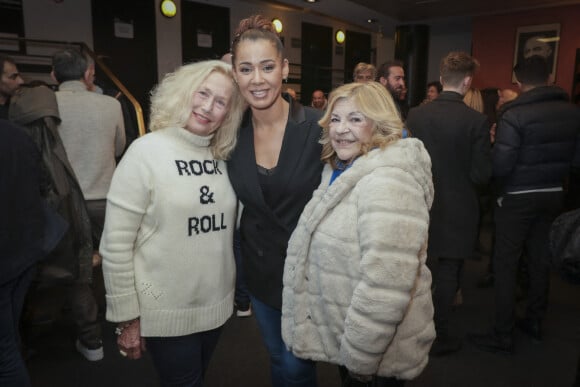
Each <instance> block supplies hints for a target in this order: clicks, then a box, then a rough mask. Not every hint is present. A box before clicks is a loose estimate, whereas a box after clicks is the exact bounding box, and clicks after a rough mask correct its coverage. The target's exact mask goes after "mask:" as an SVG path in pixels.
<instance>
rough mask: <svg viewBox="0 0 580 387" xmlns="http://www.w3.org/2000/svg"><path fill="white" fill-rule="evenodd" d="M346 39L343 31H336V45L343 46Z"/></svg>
mask: <svg viewBox="0 0 580 387" xmlns="http://www.w3.org/2000/svg"><path fill="white" fill-rule="evenodd" d="M345 38H346V36H345V35H344V31H343V30H338V31H336V34H335V35H334V39H335V40H336V43H338V44H343V43H344V39H345Z"/></svg>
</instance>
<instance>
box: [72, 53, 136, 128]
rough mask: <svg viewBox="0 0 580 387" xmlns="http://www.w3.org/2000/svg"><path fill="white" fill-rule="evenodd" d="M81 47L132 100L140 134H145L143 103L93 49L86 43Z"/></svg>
mask: <svg viewBox="0 0 580 387" xmlns="http://www.w3.org/2000/svg"><path fill="white" fill-rule="evenodd" d="M81 47H82V49H83V51H84V52H86V53H87V54H88V55H89V56H90V57H91V58H92V59H93V60H94V61H95V63H96V64H97V66H98V67H99V69H101V70H102V71H103V72H104V73H105V75H106V76H107V77H108V78H109V79H110V80H111V81H112V82H113V83H114V84H115V86H117V88H118V89H119V90H120V91H121V93H123V94H124V95H125V96H126V97H127V99H128V100H129V101H130V102H131V104H132V105H133V108H134V109H135V115H136V116H137V128H138V129H139V136H142V135H144V134H145V120H144V119H143V109H142V108H141V104H140V103H139V102H138V101H137V100H136V99H135V97H133V94H131V93H130V92H129V90H127V88H126V87H125V85H123V83H121V81H120V80H119V78H117V77H116V76H115V74H113V72H112V71H111V69H109V67H107V65H106V64H105V63H104V62H103V61H102V60H101V59H100V58H99V57H98V56H97V55H96V54H95V53H94V51H93V50H91V49H90V48H89V47H88V46H87V45H86V44H85V43H81Z"/></svg>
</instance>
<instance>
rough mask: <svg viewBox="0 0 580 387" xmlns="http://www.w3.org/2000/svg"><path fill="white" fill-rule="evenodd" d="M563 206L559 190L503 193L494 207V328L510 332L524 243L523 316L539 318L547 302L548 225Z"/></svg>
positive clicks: (513, 322)
mask: <svg viewBox="0 0 580 387" xmlns="http://www.w3.org/2000/svg"><path fill="white" fill-rule="evenodd" d="M562 208H563V193H562V192H535V193H526V194H507V195H504V196H503V200H502V202H501V206H500V205H497V206H496V208H495V254H494V270H495V307H496V316H495V330H496V332H497V333H499V334H506V335H509V334H511V332H512V330H513V328H514V324H515V303H516V294H515V292H516V273H517V267H518V260H519V258H520V256H521V255H522V250H523V248H524V246H525V247H526V251H527V257H528V273H529V282H530V283H529V290H528V303H527V308H526V318H529V319H532V320H542V318H543V317H544V314H545V312H546V307H547V302H548V288H549V278H550V250H549V244H548V237H549V231H550V226H551V224H552V222H553V221H554V219H555V218H556V216H558V214H560V212H561V211H562Z"/></svg>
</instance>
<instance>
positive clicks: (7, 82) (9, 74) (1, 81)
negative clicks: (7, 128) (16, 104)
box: [0, 55, 24, 120]
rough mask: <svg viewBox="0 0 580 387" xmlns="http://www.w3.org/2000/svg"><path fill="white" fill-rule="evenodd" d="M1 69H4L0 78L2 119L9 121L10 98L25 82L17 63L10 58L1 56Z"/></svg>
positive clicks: (0, 110)
mask: <svg viewBox="0 0 580 387" xmlns="http://www.w3.org/2000/svg"><path fill="white" fill-rule="evenodd" d="M0 69H2V76H1V77H0V119H5V120H7V119H8V106H9V105H10V97H12V96H13V95H14V92H15V91H16V90H17V89H18V88H19V87H20V85H22V84H23V83H24V80H23V79H22V77H21V76H20V73H19V72H18V68H17V67H16V63H15V62H14V60H13V59H12V58H10V57H8V56H5V55H0Z"/></svg>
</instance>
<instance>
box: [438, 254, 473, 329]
mask: <svg viewBox="0 0 580 387" xmlns="http://www.w3.org/2000/svg"><path fill="white" fill-rule="evenodd" d="M464 260H465V259H463V258H443V257H441V258H439V259H438V260H437V263H436V266H435V267H434V268H432V270H431V271H432V272H433V273H434V276H433V286H434V290H433V307H434V308H435V315H434V321H435V330H436V331H437V337H445V336H447V335H448V334H449V318H450V315H451V311H452V309H453V300H454V298H455V294H456V293H457V290H459V288H460V284H461V276H462V273H463V261H464ZM431 264H433V262H431Z"/></svg>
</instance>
